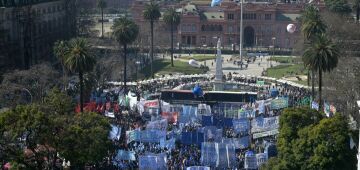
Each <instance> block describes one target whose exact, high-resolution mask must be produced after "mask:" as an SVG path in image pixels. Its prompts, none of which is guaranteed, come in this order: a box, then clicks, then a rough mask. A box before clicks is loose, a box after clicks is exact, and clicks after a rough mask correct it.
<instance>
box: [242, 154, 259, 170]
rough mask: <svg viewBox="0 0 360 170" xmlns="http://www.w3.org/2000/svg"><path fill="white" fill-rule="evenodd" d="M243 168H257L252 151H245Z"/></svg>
mask: <svg viewBox="0 0 360 170" xmlns="http://www.w3.org/2000/svg"><path fill="white" fill-rule="evenodd" d="M244 168H245V169H257V160H256V155H255V154H254V152H253V151H247V152H246V153H245V162H244Z"/></svg>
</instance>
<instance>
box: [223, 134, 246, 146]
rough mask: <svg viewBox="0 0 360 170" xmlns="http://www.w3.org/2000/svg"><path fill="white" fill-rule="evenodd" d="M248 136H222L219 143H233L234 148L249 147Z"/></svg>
mask: <svg viewBox="0 0 360 170" xmlns="http://www.w3.org/2000/svg"><path fill="white" fill-rule="evenodd" d="M249 141H250V136H243V137H241V138H222V139H221V142H220V143H225V144H229V145H234V147H235V148H236V149H245V148H248V147H249Z"/></svg>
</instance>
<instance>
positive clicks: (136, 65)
mask: <svg viewBox="0 0 360 170" xmlns="http://www.w3.org/2000/svg"><path fill="white" fill-rule="evenodd" d="M140 64H141V62H140V61H136V62H135V67H136V68H135V70H136V71H135V81H137V79H138V66H139V65H140Z"/></svg>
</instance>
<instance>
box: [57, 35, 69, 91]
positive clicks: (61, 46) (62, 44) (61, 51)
mask: <svg viewBox="0 0 360 170" xmlns="http://www.w3.org/2000/svg"><path fill="white" fill-rule="evenodd" d="M67 48H68V46H67V43H66V41H56V42H55V44H54V47H53V52H54V55H55V56H56V58H58V60H59V61H60V63H61V66H62V72H63V86H64V87H63V88H64V90H65V89H66V86H67V71H66V68H65V65H64V62H65V61H64V60H65V55H66V51H67Z"/></svg>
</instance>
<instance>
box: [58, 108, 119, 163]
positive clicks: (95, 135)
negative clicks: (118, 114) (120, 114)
mask: <svg viewBox="0 0 360 170" xmlns="http://www.w3.org/2000/svg"><path fill="white" fill-rule="evenodd" d="M109 131H110V124H109V122H108V120H107V119H106V118H105V117H103V116H101V115H98V114H97V113H86V114H85V113H80V114H78V115H75V116H74V117H73V119H72V120H70V123H69V125H68V126H66V127H65V129H64V132H63V134H62V136H61V137H62V143H61V145H60V146H59V148H60V154H61V155H63V156H64V157H65V158H66V160H70V162H71V164H72V165H74V166H75V167H78V168H81V167H84V165H85V164H87V163H88V164H92V165H94V164H97V163H98V162H100V161H102V160H103V158H104V157H105V156H106V155H107V153H108V151H109V150H110V149H111V148H112V144H111V141H110V140H109V139H108V134H109Z"/></svg>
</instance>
